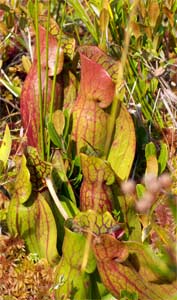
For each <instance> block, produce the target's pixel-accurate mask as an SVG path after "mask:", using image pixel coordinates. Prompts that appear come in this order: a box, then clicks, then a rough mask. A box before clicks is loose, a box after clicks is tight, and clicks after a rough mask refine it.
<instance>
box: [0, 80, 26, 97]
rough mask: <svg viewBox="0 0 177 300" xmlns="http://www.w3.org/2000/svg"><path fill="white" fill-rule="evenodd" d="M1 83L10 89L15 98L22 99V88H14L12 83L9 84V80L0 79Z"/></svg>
mask: <svg viewBox="0 0 177 300" xmlns="http://www.w3.org/2000/svg"><path fill="white" fill-rule="evenodd" d="M0 83H2V85H4V86H5V87H6V89H8V91H10V92H11V93H12V94H13V95H14V96H15V97H20V94H21V88H19V87H18V86H14V85H13V84H12V83H9V82H8V81H7V80H5V79H2V78H0Z"/></svg>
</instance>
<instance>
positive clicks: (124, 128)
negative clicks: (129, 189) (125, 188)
mask: <svg viewBox="0 0 177 300" xmlns="http://www.w3.org/2000/svg"><path fill="white" fill-rule="evenodd" d="M135 148H136V138H135V129H134V124H133V121H132V118H131V116H130V114H129V112H128V111H127V110H126V108H125V107H124V106H123V104H122V105H121V108H120V113H119V115H118V118H117V120H116V131H115V136H114V140H113V143H112V146H111V149H110V151H109V155H108V161H109V162H110V164H111V167H112V169H113V170H114V171H115V173H116V174H117V176H118V177H119V178H120V179H121V180H126V179H128V177H129V174H130V171H131V167H132V164H133V160H134V156H135Z"/></svg>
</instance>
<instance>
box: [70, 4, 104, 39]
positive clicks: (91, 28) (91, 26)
mask: <svg viewBox="0 0 177 300" xmlns="http://www.w3.org/2000/svg"><path fill="white" fill-rule="evenodd" d="M68 3H70V4H71V5H72V7H73V8H74V9H75V11H76V12H77V14H78V16H79V18H80V19H81V20H82V22H83V23H84V24H85V25H86V26H87V29H88V30H89V31H90V33H91V35H92V36H93V38H94V39H95V41H96V42H98V34H97V31H96V27H95V25H94V24H93V23H92V21H91V19H90V17H89V15H88V14H87V10H86V9H85V7H84V6H83V5H82V4H81V2H80V1H79V0H68Z"/></svg>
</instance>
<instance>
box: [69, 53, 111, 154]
mask: <svg viewBox="0 0 177 300" xmlns="http://www.w3.org/2000/svg"><path fill="white" fill-rule="evenodd" d="M94 51H97V52H99V53H100V56H101V55H103V52H102V51H101V50H99V49H98V48H96V47H93V53H94ZM93 53H92V55H93ZM104 55H105V54H104ZM80 59H81V82H80V91H79V95H78V97H77V99H76V102H75V105H74V108H73V130H72V137H73V139H74V140H75V141H76V143H77V151H78V152H79V150H80V148H81V147H82V146H84V145H85V144H86V142H89V143H90V144H91V145H92V146H93V147H94V148H97V149H100V150H103V149H104V143H105V139H106V127H107V118H108V114H107V113H106V112H105V111H104V110H103V109H102V108H106V107H108V106H109V105H110V104H111V103H112V100H113V96H114V90H115V84H114V83H113V81H112V79H111V77H110V75H109V74H108V72H107V71H106V70H105V69H104V68H103V66H102V65H101V64H99V63H98V62H97V61H95V60H94V59H92V56H91V57H87V53H82V48H81V49H80Z"/></svg>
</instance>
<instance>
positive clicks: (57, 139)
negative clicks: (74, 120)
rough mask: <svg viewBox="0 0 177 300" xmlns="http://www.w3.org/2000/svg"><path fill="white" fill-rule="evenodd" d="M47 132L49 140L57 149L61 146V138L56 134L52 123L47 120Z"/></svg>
mask: <svg viewBox="0 0 177 300" xmlns="http://www.w3.org/2000/svg"><path fill="white" fill-rule="evenodd" d="M47 127H48V133H49V136H50V139H51V141H52V142H53V143H54V145H55V146H57V147H58V148H59V149H62V148H63V144H62V138H61V136H59V135H58V133H57V131H56V129H55V127H54V124H53V123H52V122H48V126H47Z"/></svg>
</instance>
